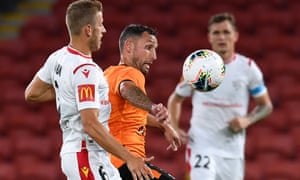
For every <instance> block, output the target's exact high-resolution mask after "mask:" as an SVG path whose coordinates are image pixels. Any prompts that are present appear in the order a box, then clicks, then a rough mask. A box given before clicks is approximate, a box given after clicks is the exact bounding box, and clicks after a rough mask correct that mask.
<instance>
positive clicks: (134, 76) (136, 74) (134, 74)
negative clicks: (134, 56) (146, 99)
mask: <svg viewBox="0 0 300 180" xmlns="http://www.w3.org/2000/svg"><path fill="white" fill-rule="evenodd" d="M125 80H130V81H132V82H134V83H135V84H136V85H137V86H138V87H139V88H141V89H142V90H143V91H144V92H145V88H144V86H145V78H144V75H143V74H142V73H141V72H140V71H138V70H136V69H135V68H132V67H127V68H126V69H123V70H121V71H120V72H119V74H118V75H116V81H115V83H116V84H115V86H113V88H114V89H113V91H114V92H115V93H117V94H119V85H120V83H121V82H122V81H125Z"/></svg>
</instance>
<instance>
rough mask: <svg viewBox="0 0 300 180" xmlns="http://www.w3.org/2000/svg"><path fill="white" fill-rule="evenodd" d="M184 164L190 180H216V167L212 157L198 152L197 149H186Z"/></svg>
mask: <svg viewBox="0 0 300 180" xmlns="http://www.w3.org/2000/svg"><path fill="white" fill-rule="evenodd" d="M186 163H187V170H188V173H189V178H190V180H198V179H199V177H201V180H216V177H217V176H216V174H217V171H216V165H218V164H217V163H216V162H215V159H214V157H213V156H212V155H210V154H207V153H204V152H201V151H199V150H198V149H197V148H194V149H193V148H191V147H190V146H188V147H187V149H186Z"/></svg>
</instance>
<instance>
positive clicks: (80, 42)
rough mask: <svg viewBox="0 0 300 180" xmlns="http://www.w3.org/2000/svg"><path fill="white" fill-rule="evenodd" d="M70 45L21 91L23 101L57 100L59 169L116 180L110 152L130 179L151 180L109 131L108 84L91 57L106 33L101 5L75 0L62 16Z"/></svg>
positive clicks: (73, 179) (71, 178)
mask: <svg viewBox="0 0 300 180" xmlns="http://www.w3.org/2000/svg"><path fill="white" fill-rule="evenodd" d="M66 24H67V28H68V32H69V36H70V43H69V45H68V46H65V47H63V48H61V49H59V50H57V51H55V52H53V53H52V54H51V55H50V56H49V57H48V59H47V61H46V62H45V64H44V66H43V67H42V68H41V69H40V70H39V71H38V72H37V74H36V75H35V77H34V78H33V80H32V81H31V82H30V84H29V85H28V86H27V88H26V90H25V99H26V100H27V101H35V102H44V101H49V100H54V99H56V105H57V110H58V113H59V117H60V121H59V123H60V127H61V130H62V133H63V144H62V148H61V151H60V157H61V167H62V171H63V173H64V174H65V175H66V176H67V179H68V180H79V179H89V180H94V179H97V180H108V179H110V180H120V179H121V177H120V175H119V173H118V171H117V169H116V168H115V167H114V166H113V165H112V164H111V162H110V159H109V154H108V153H107V151H109V152H110V153H112V154H114V155H116V156H117V157H119V158H121V159H123V160H124V161H125V162H126V163H127V166H128V167H129V169H130V172H131V174H132V176H133V177H134V179H135V180H136V179H138V180H144V179H147V180H149V179H150V178H151V177H152V173H151V171H150V168H148V166H147V165H146V164H145V162H144V159H142V158H140V157H136V156H134V155H132V154H131V153H130V152H129V151H128V150H127V149H126V148H124V147H123V146H122V145H121V144H119V143H118V142H117V141H116V140H115V139H114V138H113V136H112V135H111V134H110V133H109V131H108V124H107V121H108V118H109V115H110V111H111V104H110V102H109V98H108V91H109V88H108V84H107V81H106V79H105V78H104V76H103V71H102V69H101V68H100V67H99V66H98V65H97V64H96V63H95V62H94V61H93V59H92V52H95V51H97V50H99V49H100V46H101V39H102V36H103V34H104V33H105V32H106V29H105V27H104V25H103V9H102V4H101V2H100V1H97V0H77V1H74V2H72V3H71V4H70V5H69V6H68V8H67V12H66Z"/></svg>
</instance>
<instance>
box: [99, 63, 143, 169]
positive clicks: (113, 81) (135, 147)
mask: <svg viewBox="0 0 300 180" xmlns="http://www.w3.org/2000/svg"><path fill="white" fill-rule="evenodd" d="M104 75H105V77H106V78H107V82H108V85H109V100H110V102H111V105H112V108H111V115H110V119H109V121H108V124H109V129H110V132H111V134H112V135H113V136H114V137H115V138H116V139H117V140H118V141H119V142H120V143H121V144H122V145H124V146H125V147H126V148H127V149H128V150H129V151H130V152H132V153H133V154H135V155H137V156H139V157H145V134H146V128H145V127H146V123H147V115H148V112H147V111H145V110H143V109H140V108H137V107H135V106H133V105H132V104H130V103H129V102H128V101H127V100H125V99H123V98H122V97H121V96H120V94H119V86H120V83H121V82H122V81H124V80H131V81H133V82H134V83H135V84H136V85H137V86H138V87H139V88H140V89H142V91H143V92H145V93H146V91H145V77H144V75H143V74H142V73H141V72H140V71H139V70H137V69H135V68H133V67H130V66H124V65H118V66H110V67H109V68H107V69H106V70H105V71H104ZM111 161H112V163H113V164H114V165H115V166H116V167H117V168H118V167H120V166H121V165H122V164H124V161H122V160H120V159H118V158H116V157H114V156H112V158H111Z"/></svg>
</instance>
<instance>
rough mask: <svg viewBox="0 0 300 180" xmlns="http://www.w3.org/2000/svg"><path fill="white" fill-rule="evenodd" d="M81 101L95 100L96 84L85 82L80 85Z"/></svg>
mask: <svg viewBox="0 0 300 180" xmlns="http://www.w3.org/2000/svg"><path fill="white" fill-rule="evenodd" d="M78 95H79V101H80V102H82V101H95V85H93V84H85V85H80V86H78Z"/></svg>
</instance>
